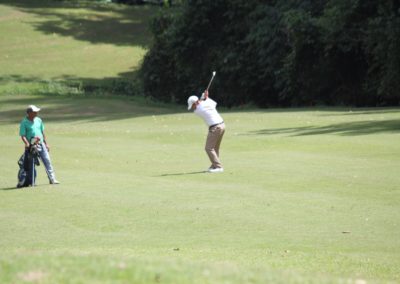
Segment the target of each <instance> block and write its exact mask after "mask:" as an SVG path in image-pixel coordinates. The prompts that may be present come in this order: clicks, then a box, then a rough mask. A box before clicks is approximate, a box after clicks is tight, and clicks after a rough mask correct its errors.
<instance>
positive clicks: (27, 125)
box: [19, 117, 44, 142]
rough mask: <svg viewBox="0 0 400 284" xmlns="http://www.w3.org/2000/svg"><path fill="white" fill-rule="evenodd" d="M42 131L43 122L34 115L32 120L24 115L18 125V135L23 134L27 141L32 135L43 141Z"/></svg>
mask: <svg viewBox="0 0 400 284" xmlns="http://www.w3.org/2000/svg"><path fill="white" fill-rule="evenodd" d="M43 131H44V124H43V122H42V120H41V119H40V118H39V117H35V119H34V120H33V121H30V120H29V119H28V117H25V118H24V119H23V120H22V121H21V124H20V126H19V135H20V136H25V137H26V139H28V141H31V139H32V138H34V137H39V138H40V141H42V142H43Z"/></svg>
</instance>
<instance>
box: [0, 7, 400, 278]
mask: <svg viewBox="0 0 400 284" xmlns="http://www.w3.org/2000/svg"><path fill="white" fill-rule="evenodd" d="M31 2H33V3H34V4H32V3H31ZM38 3H42V4H38ZM43 3H44V4H43ZM77 3H81V4H80V5H78V4H76V5H77V6H74V5H72V6H71V5H70V4H68V2H60V1H28V0H26V1H11V0H10V1H1V0H0V34H1V35H2V37H0V134H1V135H0V145H1V148H0V153H1V160H0V161H1V164H0V232H1V238H0V252H1V253H0V283H49V284H50V283H51V284H53V283H170V284H177V283H178V284H179V283H238V284H239V283H240V284H242V283H357V284H363V283H400V238H399V236H400V210H399V204H400V190H399V189H400V188H399V184H400V176H399V174H398V172H399V168H400V144H399V141H400V109H399V108H365V109H351V108H322V107H321V108H309V109H307V108H299V109H267V110H257V109H236V110H235V109H233V110H232V109H231V110H228V109H224V108H223V107H222V106H221V108H220V112H221V115H222V116H223V118H224V120H225V122H226V127H227V131H226V134H225V137H224V139H223V142H222V146H221V158H222V162H223V163H224V168H225V172H224V173H220V174H209V173H205V172H204V171H205V170H206V169H207V168H208V167H209V161H208V158H207V155H206V153H205V151H204V144H205V137H206V134H207V128H206V126H205V125H204V123H203V122H202V121H201V120H200V119H199V118H198V117H197V116H195V115H194V114H193V113H190V112H187V111H186V106H184V105H181V106H176V105H164V104H161V103H156V102H152V101H149V100H147V99H145V98H143V97H141V96H121V97H115V96H110V95H109V93H107V92H104V93H100V94H98V93H96V92H94V93H87V92H86V91H85V90H82V89H81V88H80V87H79V86H80V84H83V85H85V84H89V83H90V84H96V85H101V84H110V82H114V83H115V82H119V81H120V80H132V79H134V77H135V72H136V71H137V68H138V66H139V64H140V61H141V59H142V57H143V55H144V54H145V52H146V50H147V46H148V44H149V42H150V40H149V34H148V31H147V28H146V27H147V20H148V19H149V17H151V15H153V14H154V13H156V12H157V9H158V8H156V7H149V6H140V7H125V6H118V5H113V4H112V5H110V6H105V4H87V3H88V2H77ZM82 3H86V4H82ZM80 23H81V24H82V27H81V26H80ZM105 23H107V25H106V24H105ZM110 26H111V27H113V29H112V30H113V32H112V33H111V32H110V30H108V28H110ZM127 29H128V30H132V34H130V33H127V32H126V31H127ZM118 31H120V33H119V32H118ZM4 35H6V36H4ZM213 95H215V97H214V98H215V99H216V100H217V101H218V94H213V93H211V96H213ZM29 104H35V105H37V106H39V107H41V108H42V111H41V112H40V117H41V118H42V119H43V121H44V123H45V126H46V134H47V137H48V139H47V140H48V142H49V144H50V146H51V151H50V154H51V157H52V161H53V164H54V167H55V170H56V174H57V178H58V179H59V181H60V182H61V184H60V185H56V186H53V185H49V184H48V180H47V177H46V175H45V170H44V167H43V165H41V166H39V167H38V168H37V170H38V178H37V187H35V188H34V189H32V188H24V189H15V185H16V183H17V170H18V165H17V160H18V159H19V157H20V156H21V154H22V152H23V143H22V142H21V140H20V137H19V136H18V134H19V122H20V121H21V119H22V118H23V117H24V115H25V113H24V111H25V109H26V107H27V106H28V105H29Z"/></svg>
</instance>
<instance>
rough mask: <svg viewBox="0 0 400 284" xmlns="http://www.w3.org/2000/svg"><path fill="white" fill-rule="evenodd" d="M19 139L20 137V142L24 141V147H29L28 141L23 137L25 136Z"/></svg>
mask: <svg viewBox="0 0 400 284" xmlns="http://www.w3.org/2000/svg"><path fill="white" fill-rule="evenodd" d="M21 139H22V142H24V144H25V147H29V142H28V139H26V137H25V136H21Z"/></svg>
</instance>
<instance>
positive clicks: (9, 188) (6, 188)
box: [0, 186, 21, 190]
mask: <svg viewBox="0 0 400 284" xmlns="http://www.w3.org/2000/svg"><path fill="white" fill-rule="evenodd" d="M14 189H21V188H18V187H15V186H14V187H5V188H0V190H14Z"/></svg>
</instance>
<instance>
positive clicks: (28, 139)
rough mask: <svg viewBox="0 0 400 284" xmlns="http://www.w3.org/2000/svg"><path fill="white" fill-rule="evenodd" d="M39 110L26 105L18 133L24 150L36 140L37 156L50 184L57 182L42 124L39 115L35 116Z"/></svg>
mask: <svg viewBox="0 0 400 284" xmlns="http://www.w3.org/2000/svg"><path fill="white" fill-rule="evenodd" d="M39 111H40V108H38V107H36V106H34V105H30V106H28V108H27V109H26V117H25V118H24V119H22V121H21V124H20V129H19V135H20V136H21V139H22V142H24V145H25V151H26V150H27V149H29V147H30V145H31V143H32V141H33V140H36V141H38V144H39V147H38V150H39V157H40V159H41V160H42V162H43V164H44V167H45V169H46V173H47V176H48V178H49V182H50V184H59V181H57V179H56V176H55V173H54V169H53V166H52V164H51V160H50V155H49V151H50V146H49V144H48V143H47V140H46V135H45V134H44V124H43V122H42V120H41V119H40V117H38V116H37V115H38V112H39Z"/></svg>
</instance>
